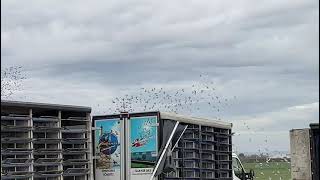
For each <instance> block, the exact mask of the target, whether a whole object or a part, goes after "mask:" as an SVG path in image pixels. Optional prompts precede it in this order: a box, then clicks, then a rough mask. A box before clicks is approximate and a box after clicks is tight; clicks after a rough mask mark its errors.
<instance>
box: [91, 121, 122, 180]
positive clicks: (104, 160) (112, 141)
mask: <svg viewBox="0 0 320 180" xmlns="http://www.w3.org/2000/svg"><path fill="white" fill-rule="evenodd" d="M95 127H96V128H99V130H96V131H95V156H97V157H98V159H97V160H96V164H95V172H96V178H97V179H106V180H108V179H110V180H111V179H112V180H117V179H118V180H120V165H121V164H120V162H121V159H120V143H121V142H120V132H121V126H120V119H102V120H96V121H95Z"/></svg>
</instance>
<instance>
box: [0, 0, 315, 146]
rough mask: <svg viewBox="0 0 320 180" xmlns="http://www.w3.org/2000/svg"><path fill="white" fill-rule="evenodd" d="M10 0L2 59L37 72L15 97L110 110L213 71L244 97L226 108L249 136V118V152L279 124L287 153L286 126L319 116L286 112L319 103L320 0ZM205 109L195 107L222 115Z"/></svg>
mask: <svg viewBox="0 0 320 180" xmlns="http://www.w3.org/2000/svg"><path fill="white" fill-rule="evenodd" d="M1 3H2V4H1V5H2V7H1V58H2V61H1V65H2V66H9V65H22V66H23V67H24V68H25V71H26V73H27V74H28V79H27V80H26V81H25V83H24V87H25V88H24V91H22V92H17V94H16V95H15V96H14V97H13V98H16V99H22V100H23V99H25V100H32V101H43V102H53V103H64V104H79V105H90V106H93V107H94V108H95V112H104V111H105V107H107V106H111V104H110V100H111V99H112V97H115V96H119V95H123V94H125V93H129V94H135V93H136V90H137V89H139V87H141V86H145V87H151V86H157V87H167V88H171V89H172V88H173V89H174V88H181V87H185V88H188V87H190V84H192V83H194V82H196V81H198V79H199V78H198V76H199V74H207V75H208V79H210V80H212V81H213V82H214V83H215V85H216V87H217V93H219V94H220V95H222V96H226V97H233V96H237V100H236V101H235V102H234V103H233V105H232V106H230V107H228V108H226V109H225V110H223V111H222V112H221V114H219V115H220V116H222V117H223V119H226V120H228V119H229V120H230V121H232V122H234V123H235V124H236V126H235V131H239V132H241V133H242V134H246V133H244V131H247V134H250V131H248V130H245V129H241V123H242V120H246V121H248V123H249V122H252V123H251V124H250V127H251V128H252V129H255V131H256V132H255V133H256V134H257V135H256V136H254V137H252V138H253V139H252V143H256V144H255V145H254V144H247V141H248V139H249V138H250V137H249V136H246V135H243V136H241V137H240V136H239V137H235V139H236V140H237V141H238V147H239V148H240V150H241V151H248V150H251V149H250V148H248V146H245V145H250V146H249V147H252V148H253V149H255V150H257V149H259V148H261V147H259V146H258V145H257V144H259V142H261V141H263V140H264V138H265V137H264V135H258V132H257V131H258V130H259V128H261V127H260V125H261V124H264V123H270V124H269V126H266V129H265V132H271V131H272V132H273V135H274V136H272V137H270V138H271V141H273V142H283V143H282V144H283V146H281V147H280V146H278V145H276V143H270V144H268V145H266V146H269V147H270V149H277V148H279V149H284V150H287V149H288V148H289V147H288V142H289V141H288V138H287V135H286V134H285V133H284V132H288V131H289V129H290V128H293V127H300V126H307V124H308V123H309V122H314V121H318V117H317V116H315V115H314V113H316V112H317V111H318V110H317V108H311V109H312V110H309V109H300V110H299V112H300V114H299V116H296V115H295V114H294V113H291V112H288V111H287V109H288V108H290V107H291V108H292V107H299V106H303V105H310V104H311V105H312V104H314V103H315V104H316V103H318V99H319V93H318V90H319V87H318V85H319V78H318V73H319V62H318V61H317V59H318V58H319V50H318V49H319V35H318V34H319V24H318V22H319V8H318V5H319V2H317V1H313V0H307V1H289V0H286V1H259V2H258V1H257V2H252V1H247V0H241V1H237V2H234V1H232V3H231V1H210V0H204V1H187V2H186V1H182V0H181V1H179V0H178V1H174V2H173V1H146V0H139V1H135V2H129V1H124V2H119V1H112V0H111V1H91V2H90V3H88V2H84V1H83V2H79V1H72V0H70V1H66V2H63V3H61V2H57V1H28V2H25V3H23V2H20V1H15V0H4V1H2V2H1ZM97 104H100V106H99V107H98V106H97ZM102 105H104V106H102ZM203 109H204V110H203V111H201V112H195V113H194V114H195V115H198V116H205V117H214V116H216V114H215V113H213V112H210V111H208V110H205V107H204V105H203ZM278 115H281V118H277V116H278ZM285 115H286V116H285ZM283 116H285V117H283ZM254 117H259V118H256V120H252V119H255V118H254ZM297 117H298V118H297ZM238 119H239V120H238ZM301 119H303V120H305V121H304V123H302V124H300V123H299V120H301ZM237 120H238V121H239V122H238V121H237ZM275 121H276V122H280V125H279V126H277V125H275V124H274V122H275ZM289 122H291V123H289ZM288 124H289V125H288ZM286 125H287V126H286ZM274 126H277V127H278V128H274ZM277 133H278V135H279V134H280V135H279V136H280V137H281V138H277ZM254 138H256V139H254ZM237 141H235V142H236V143H237Z"/></svg>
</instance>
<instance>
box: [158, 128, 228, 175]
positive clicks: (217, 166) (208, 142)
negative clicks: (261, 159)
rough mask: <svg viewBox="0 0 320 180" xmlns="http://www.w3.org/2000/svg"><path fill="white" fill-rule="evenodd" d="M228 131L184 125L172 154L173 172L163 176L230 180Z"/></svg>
mask: <svg viewBox="0 0 320 180" xmlns="http://www.w3.org/2000/svg"><path fill="white" fill-rule="evenodd" d="M231 148H232V147H231V130H230V129H220V128H215V127H210V126H201V125H197V124H188V128H187V129H186V131H185V132H184V134H183V136H182V138H181V139H180V141H179V143H178V146H177V147H176V148H175V150H174V152H173V154H172V156H173V159H174V162H175V167H176V171H175V172H172V173H168V174H165V175H164V176H163V178H164V179H212V180H213V179H226V180H228V179H230V180H232V164H231V163H232V151H231Z"/></svg>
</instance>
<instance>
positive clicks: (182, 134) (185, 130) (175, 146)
mask: <svg viewBox="0 0 320 180" xmlns="http://www.w3.org/2000/svg"><path fill="white" fill-rule="evenodd" d="M187 128H188V125H186V127H185V128H184V130H183V131H182V133H181V135H180V137H179V139H178V140H177V142H176V144H175V145H174V146H173V148H172V151H173V150H174V148H175V147H176V146H177V145H178V142H179V140H180V139H181V137H182V135H183V134H184V132H185V131H186V130H187Z"/></svg>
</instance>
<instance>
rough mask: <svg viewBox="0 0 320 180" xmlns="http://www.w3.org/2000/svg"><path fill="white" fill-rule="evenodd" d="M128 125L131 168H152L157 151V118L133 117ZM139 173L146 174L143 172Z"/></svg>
mask: <svg viewBox="0 0 320 180" xmlns="http://www.w3.org/2000/svg"><path fill="white" fill-rule="evenodd" d="M130 123H131V128H130V131H131V138H130V142H131V168H153V167H154V164H155V161H156V158H157V149H158V148H157V117H156V116H154V117H153V116H152V117H134V118H131V119H130ZM139 171H141V169H140V170H139ZM141 172H144V173H146V171H145V170H143V171H141ZM147 173H150V172H147ZM151 173H152V171H151Z"/></svg>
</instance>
